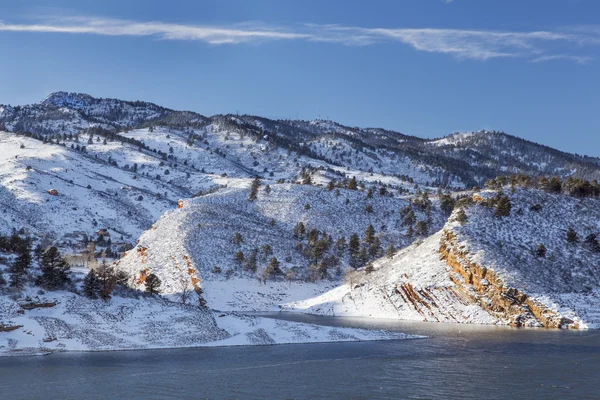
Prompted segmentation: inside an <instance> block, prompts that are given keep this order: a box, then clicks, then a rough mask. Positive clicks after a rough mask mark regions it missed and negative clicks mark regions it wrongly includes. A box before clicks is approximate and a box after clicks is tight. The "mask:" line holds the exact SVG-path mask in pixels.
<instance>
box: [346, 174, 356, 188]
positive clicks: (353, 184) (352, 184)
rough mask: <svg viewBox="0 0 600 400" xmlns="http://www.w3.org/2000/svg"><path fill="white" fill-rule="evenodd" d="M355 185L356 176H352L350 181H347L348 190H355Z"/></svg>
mask: <svg viewBox="0 0 600 400" xmlns="http://www.w3.org/2000/svg"><path fill="white" fill-rule="evenodd" d="M356 188H357V185H356V177H355V176H353V177H352V179H350V181H349V182H348V189H350V190H356Z"/></svg>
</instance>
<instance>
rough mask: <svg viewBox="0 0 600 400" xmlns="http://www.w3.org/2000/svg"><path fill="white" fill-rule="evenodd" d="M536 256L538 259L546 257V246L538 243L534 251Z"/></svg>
mask: <svg viewBox="0 0 600 400" xmlns="http://www.w3.org/2000/svg"><path fill="white" fill-rule="evenodd" d="M536 255H537V256H538V257H546V246H544V244H543V243H540V244H539V246H538V247H537V250H536Z"/></svg>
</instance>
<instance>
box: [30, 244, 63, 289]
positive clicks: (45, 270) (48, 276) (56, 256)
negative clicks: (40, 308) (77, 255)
mask: <svg viewBox="0 0 600 400" xmlns="http://www.w3.org/2000/svg"><path fill="white" fill-rule="evenodd" d="M40 268H41V270H42V275H41V276H39V277H38V280H37V284H38V285H39V286H42V287H44V288H46V289H48V290H56V289H62V288H63V287H64V286H65V285H66V284H67V283H68V282H70V281H71V278H69V273H70V272H71V267H70V266H69V264H68V263H67V262H66V261H65V260H63V258H62V257H61V255H60V253H59V251H58V249H57V248H56V247H54V246H52V247H50V248H49V249H48V250H46V252H45V253H44V255H43V256H42V263H41V266H40Z"/></svg>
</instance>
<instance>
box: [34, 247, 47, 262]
mask: <svg viewBox="0 0 600 400" xmlns="http://www.w3.org/2000/svg"><path fill="white" fill-rule="evenodd" d="M33 255H34V257H35V261H37V262H38V263H41V262H42V256H43V255H44V248H43V247H42V245H41V244H39V243H38V245H37V246H35V249H33Z"/></svg>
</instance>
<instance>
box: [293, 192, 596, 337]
mask: <svg viewBox="0 0 600 400" xmlns="http://www.w3.org/2000/svg"><path fill="white" fill-rule="evenodd" d="M497 193H498V192H496V191H486V192H483V193H480V194H477V195H476V196H475V197H474V198H476V199H477V200H475V202H466V203H465V204H467V205H466V206H465V207H464V211H465V216H466V221H465V222H463V223H461V222H459V221H457V219H460V218H459V217H458V213H459V211H458V210H457V211H455V213H454V214H453V216H452V217H451V218H450V220H449V222H448V223H447V224H446V225H445V226H444V228H443V230H442V231H440V232H438V233H436V234H435V235H433V236H431V237H430V238H428V239H426V240H425V241H423V242H421V243H417V244H415V245H413V246H412V247H409V248H407V249H405V250H403V251H402V252H400V253H399V254H398V255H396V256H395V257H394V258H393V259H391V260H385V259H382V260H380V261H378V262H376V263H375V264H374V265H375V270H374V272H372V273H371V274H366V273H365V272H364V271H363V272H362V273H360V274H359V273H355V274H354V275H352V276H351V277H350V278H349V280H348V281H347V282H346V283H345V284H343V285H342V286H340V287H339V288H336V289H334V290H331V291H329V292H327V293H324V294H322V295H320V296H316V297H314V298H311V299H306V300H303V301H297V302H292V303H289V304H285V305H284V306H283V307H284V308H286V309H290V310H299V311H304V312H309V313H316V314H326V315H353V316H373V317H383V318H397V319H414V320H425V321H445V322H466V323H500V324H512V325H517V326H523V325H525V326H546V327H569V328H597V327H599V326H600V314H599V313H598V309H599V307H600V246H598V244H597V241H596V239H595V236H593V235H596V234H597V233H598V232H599V231H600V225H599V223H598V221H600V215H599V210H600V201H599V200H598V199H593V198H576V197H572V196H567V195H564V194H551V193H546V192H544V191H541V190H535V189H530V188H525V189H524V188H516V189H515V190H514V191H513V192H511V191H510V190H507V191H505V194H506V196H507V197H508V198H509V200H510V203H511V211H510V214H509V215H508V216H504V217H498V216H496V215H495V207H496V206H494V205H491V204H493V201H492V202H490V203H488V201H487V200H485V199H492V200H494V199H496V197H497ZM569 228H573V231H574V232H576V235H575V236H573V235H571V239H570V240H567V232H568V231H569ZM574 237H576V239H573V238H574ZM540 244H543V245H544V249H545V250H544V251H541V250H539V248H540Z"/></svg>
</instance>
